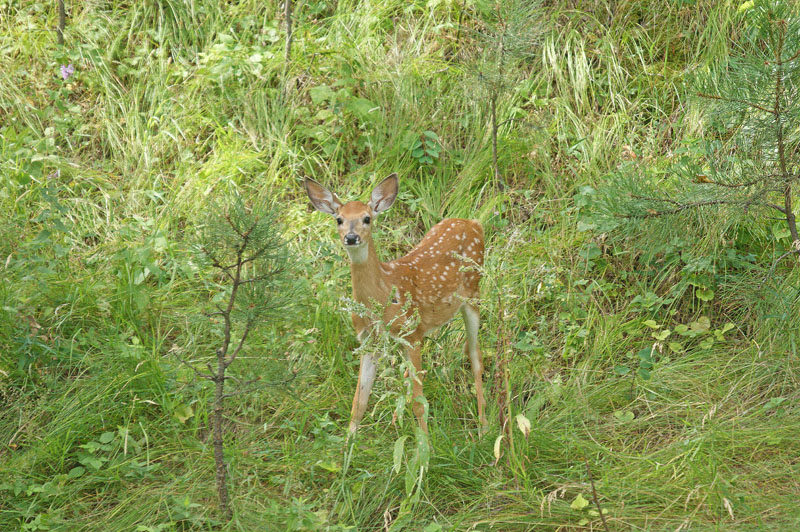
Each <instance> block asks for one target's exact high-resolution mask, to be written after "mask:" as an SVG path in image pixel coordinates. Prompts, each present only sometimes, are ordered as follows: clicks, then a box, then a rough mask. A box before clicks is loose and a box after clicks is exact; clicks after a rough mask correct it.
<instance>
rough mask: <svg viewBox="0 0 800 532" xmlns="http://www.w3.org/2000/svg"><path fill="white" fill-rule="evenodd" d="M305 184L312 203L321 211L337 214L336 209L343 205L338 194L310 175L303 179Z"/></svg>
mask: <svg viewBox="0 0 800 532" xmlns="http://www.w3.org/2000/svg"><path fill="white" fill-rule="evenodd" d="M303 186H304V187H305V189H306V194H308V199H310V200H311V204H312V205H313V206H314V208H315V209H317V210H318V211H320V212H325V213H328V214H336V211H338V210H339V208H340V207H341V206H342V202H341V201H339V198H337V197H336V194H334V193H333V192H331V191H330V190H328V189H327V188H325V187H323V186H322V185H320V184H319V183H317V182H316V181H314V180H313V179H311V178H310V177H307V178H305V179H304V180H303Z"/></svg>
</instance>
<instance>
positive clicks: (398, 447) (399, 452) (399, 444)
mask: <svg viewBox="0 0 800 532" xmlns="http://www.w3.org/2000/svg"><path fill="white" fill-rule="evenodd" d="M406 438H408V436H407V435H406V436H401V437H399V438H397V440H396V441H395V442H394V455H393V461H394V466H393V468H392V469H393V470H394V472H395V473H399V472H400V466H401V465H402V461H403V446H404V444H405V441H406Z"/></svg>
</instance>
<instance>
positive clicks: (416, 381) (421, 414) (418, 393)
mask: <svg viewBox="0 0 800 532" xmlns="http://www.w3.org/2000/svg"><path fill="white" fill-rule="evenodd" d="M406 339H407V340H408V341H409V342H410V343H411V347H407V348H406V357H407V358H408V360H409V361H410V362H411V364H412V365H413V366H414V374H413V375H412V376H411V377H412V379H413V380H412V382H411V402H412V409H413V410H414V416H416V418H417V422H418V423H419V428H421V429H422V430H423V431H424V432H425V433H426V434H427V432H428V422H427V421H426V417H427V415H426V412H425V408H426V405H427V402H425V401H417V398H418V397H421V398H423V399H424V398H425V397H424V396H423V395H422V355H421V349H422V339H421V338H406Z"/></svg>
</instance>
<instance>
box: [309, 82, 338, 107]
mask: <svg viewBox="0 0 800 532" xmlns="http://www.w3.org/2000/svg"><path fill="white" fill-rule="evenodd" d="M333 94H334V93H333V90H332V89H331V88H330V87H328V86H327V85H317V86H316V87H311V88H310V89H308V95H309V96H311V101H312V102H314V104H315V105H319V104H321V103H322V102H324V101H326V100H330V99H331V98H333Z"/></svg>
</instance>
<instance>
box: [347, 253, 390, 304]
mask: <svg viewBox="0 0 800 532" xmlns="http://www.w3.org/2000/svg"><path fill="white" fill-rule="evenodd" d="M345 249H347V248H345ZM347 254H348V255H349V257H350V279H351V281H352V283H353V299H355V300H356V301H358V302H359V303H364V304H368V303H371V300H373V299H374V300H376V301H380V302H382V301H383V300H384V299H386V298H387V297H388V296H389V285H388V283H387V282H386V279H384V275H385V274H384V273H383V271H382V270H381V262H380V261H379V260H378V254H377V252H376V251H375V244H374V243H373V242H372V238H370V239H369V240H367V242H366V243H365V245H364V247H363V248H360V249H353V250H350V249H347Z"/></svg>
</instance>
